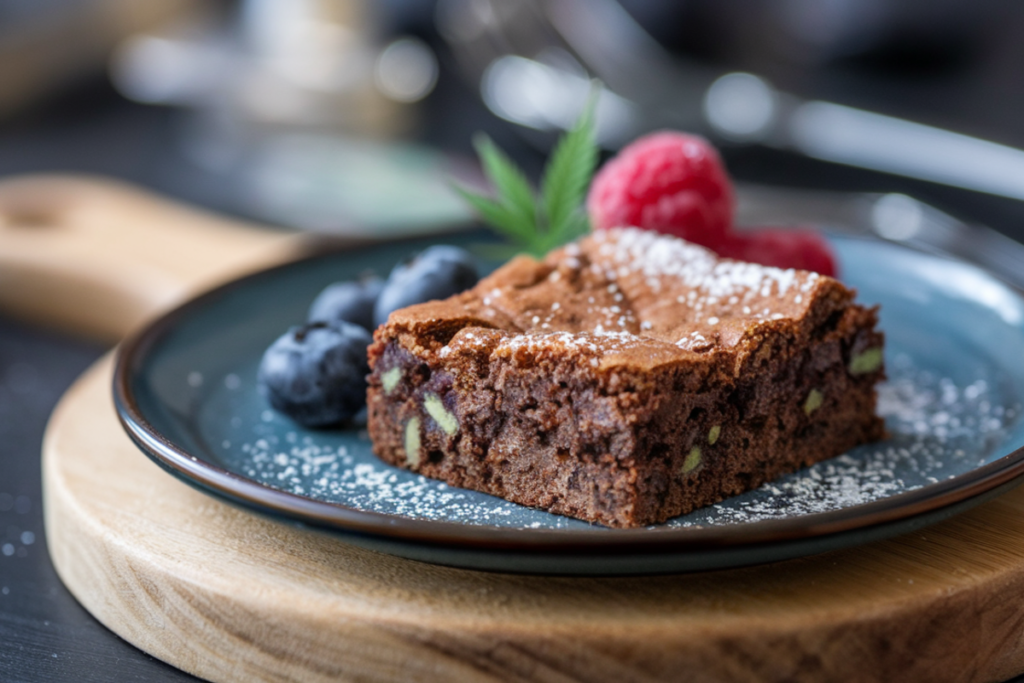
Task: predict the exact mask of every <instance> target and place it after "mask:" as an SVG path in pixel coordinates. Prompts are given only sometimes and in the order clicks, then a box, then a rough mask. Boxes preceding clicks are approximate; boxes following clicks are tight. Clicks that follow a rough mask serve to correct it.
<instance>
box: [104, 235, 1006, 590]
mask: <svg viewBox="0 0 1024 683" xmlns="http://www.w3.org/2000/svg"><path fill="white" fill-rule="evenodd" d="M833 243H834V245H835V248H836V251H837V253H838V255H839V258H840V261H841V268H842V273H843V279H844V280H845V281H846V282H847V283H848V284H851V285H853V286H855V287H856V288H857V289H858V290H859V300H860V301H862V302H865V303H868V304H874V303H879V304H881V306H882V309H881V310H882V314H881V315H882V328H883V329H884V330H885V332H886V335H887V347H886V364H887V368H888V373H889V376H890V377H889V380H888V381H887V382H886V384H885V385H884V386H883V387H882V388H881V391H880V410H881V412H882V413H883V414H884V416H885V418H886V420H887V424H888V429H889V431H890V432H891V434H892V436H891V438H890V439H889V440H888V441H885V442H883V443H878V444H873V445H869V446H864V447H860V448H857V449H854V450H853V451H850V452H849V453H847V454H845V455H842V456H840V457H838V458H834V459H832V460H829V461H827V462H823V463H819V464H818V465H815V466H814V467H811V468H809V469H805V470H802V471H800V472H797V473H795V474H792V475H789V476H786V477H783V478H782V479H780V480H778V481H775V482H773V483H771V484H768V485H765V486H763V487H761V488H760V489H758V490H756V491H752V492H750V493H747V494H744V495H741V496H738V497H735V498H731V499H729V500H727V501H724V502H722V503H720V504H718V505H714V506H712V507H710V508H707V509H704V510H700V511H697V512H694V513H692V514H689V515H686V516H684V517H680V518H677V519H674V520H671V521H670V522H668V523H667V524H664V525H659V526H657V527H650V528H645V529H633V530H611V529H605V528H601V527H595V526H591V525H588V524H586V523H584V522H579V521H576V520H571V519H568V518H565V517H560V516H556V515H552V514H549V513H546V512H541V511H538V510H533V509H528V508H525V507H522V506H519V505H515V504H513V503H508V502H506V501H503V500H500V499H497V498H493V497H491V496H488V495H485V494H481V493H476V492H472V491H465V490H461V489H454V488H450V487H448V486H446V485H444V484H442V483H439V482H436V481H433V480H428V479H425V478H423V477H420V476H417V475H415V474H411V473H409V472H406V471H404V470H400V469H395V468H393V467H389V466H387V465H385V464H383V463H381V462H380V461H379V460H377V459H376V458H375V457H374V455H373V453H372V451H371V446H370V442H369V440H368V439H367V437H366V434H365V432H362V431H359V430H348V431H311V430H306V429H302V428H300V427H297V426H296V425H295V424H293V423H291V422H290V421H289V420H288V419H287V418H284V417H282V416H280V415H278V414H276V413H275V412H273V411H271V410H270V409H268V407H267V406H266V405H265V403H264V401H263V400H262V399H261V398H260V396H259V393H258V392H257V390H256V379H255V378H256V367H257V364H258V362H259V359H260V356H261V355H262V353H263V350H264V349H265V348H266V347H267V345H268V344H270V342H271V341H273V340H274V339H275V338H276V337H278V336H279V335H280V334H281V333H282V332H283V331H284V330H286V329H287V328H288V327H289V326H290V325H293V324H297V323H299V322H301V321H302V319H303V317H304V315H305V311H306V308H307V306H308V304H309V302H310V301H311V300H312V299H313V297H314V296H315V295H316V294H317V292H319V291H320V289H322V288H323V287H324V286H325V285H327V284H329V283H330V282H333V281H337V280H345V279H352V278H356V277H358V276H359V275H361V274H363V273H364V272H366V271H367V270H375V271H376V272H378V273H381V274H386V273H387V272H388V271H389V270H390V269H391V267H392V266H393V265H394V264H395V263H396V262H398V261H399V260H401V259H403V258H405V257H407V256H408V255H410V254H412V253H415V252H416V251H418V250H420V249H422V248H423V247H424V246H426V244H427V243H426V242H402V243H401V244H391V245H384V246H376V247H368V248H360V249H355V250H351V251H346V252H340V253H335V254H330V255H325V256H319V257H316V258H313V259H310V260H306V261H302V262H299V263H295V264H291V265H288V266H284V267H280V268H276V269H273V270H269V271H266V272H263V273H259V274H257V275H254V276H251V277H247V278H244V279H242V280H239V281H237V282H234V283H232V284H230V285H227V286H225V287H222V288H220V289H218V290H215V291H213V292H211V293H209V294H206V295H204V296H201V297H199V298H198V299H195V300H193V301H191V302H189V303H187V304H185V305H184V306H182V307H180V308H179V309H177V310H175V311H173V312H172V313H170V314H168V315H167V316H165V317H164V318H162V319H161V320H159V321H157V322H156V323H155V324H153V325H152V326H150V327H149V328H148V329H147V330H145V331H144V332H143V333H142V334H140V335H139V336H137V337H135V338H134V339H132V340H130V341H128V342H127V343H125V344H124V345H123V347H122V349H121V353H120V356H119V359H118V363H117V370H116V376H115V381H114V394H115V399H116V403H117V408H118V412H119V414H120V417H121V420H122V422H123V423H124V426H125V428H126V429H127V431H128V433H129V434H130V435H131V437H132V438H133V439H134V440H135V442H136V443H137V444H138V445H139V446H140V447H141V449H142V450H143V451H144V452H145V453H146V454H147V455H149V456H150V457H151V458H153V459H154V460H155V461H156V462H157V463H158V464H160V465H161V466H162V467H164V468H165V469H167V470H168V471H169V472H171V473H172V474H174V475H176V476H178V477H180V478H181V479H183V480H184V481H186V482H188V483H190V484H192V485H194V486H196V487H197V488H199V489H200V490H202V491H205V492H207V493H211V494H213V495H216V496H219V497H221V498H225V499H227V500H229V501H231V502H234V503H237V504H241V505H243V506H246V507H248V508H250V509H253V510H255V511H257V512H260V513H265V514H269V515H272V516H275V517H277V518H279V519H281V520H284V521H290V522H295V523H300V524H304V525H309V526H312V527H316V528H319V529H323V530H325V531H327V532H331V533H336V534H338V535H339V536H340V537H341V538H342V539H344V540H345V541H347V542H350V543H356V544H359V545H363V546H367V547H370V548H374V549H377V550H382V551H385V552H390V553H394V554H397V555H402V556H405V557H409V558H414V559H419V560H425V561H429V562H437V563H443V564H450V565H455V566H462V567H472V568H479V569H489V570H499V571H514V572H539V573H556V574H640V573H654V572H672V571H691V570H703V569H711V568H718V567H727V566H737V565H743V564H754V563H760V562H768V561H774V560H780V559H785V558H790V557H795V556H800V555H806V554H812V553H817V552H822V551H826V550H830V549H833V548H838V547H843V546H849V545H852V544H857V543H863V542H866V541H869V540H873V539H877V538H883V537H886V536H891V535H893V534H897V533H901V532H905V531H909V530H911V529H914V528H917V527H920V526H923V525H925V524H930V523H933V522H935V521H938V520H940V519H943V518H945V517H948V516H950V515H952V514H954V513H956V512H958V511H960V510H962V509H964V508H966V507H968V506H970V505H974V504H976V503H978V502H981V501H982V500H984V499H986V498H988V497H991V496H993V495H996V494H998V493H1000V492H1002V491H1004V490H1006V489H1007V488H1009V487H1011V486H1013V485H1015V484H1017V483H1018V479H1019V477H1021V475H1022V474H1024V450H1022V449H1021V447H1022V446H1024V423H1022V421H1021V420H1020V419H1019V415H1020V410H1021V401H1022V397H1024V363H1022V362H1021V358H1024V301H1022V299H1021V297H1020V296H1019V295H1018V294H1017V293H1016V291H1014V290H1012V289H1010V288H1009V287H1007V286H1005V285H1003V284H1002V283H1000V282H999V281H997V280H996V279H994V278H993V277H991V276H989V275H988V274H986V273H985V272H984V271H982V270H980V269H978V268H976V267H974V266H971V265H968V264H965V263H963V262H960V261H956V260H953V259H949V258H944V257H939V256H934V255H928V254H924V253H921V252H917V251H913V250H910V249H908V248H905V247H901V246H897V245H894V244H889V243H884V242H880V241H877V240H868V239H859V238H852V237H839V236H837V237H834V238H833Z"/></svg>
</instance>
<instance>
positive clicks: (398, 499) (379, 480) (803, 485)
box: [182, 333, 1020, 533]
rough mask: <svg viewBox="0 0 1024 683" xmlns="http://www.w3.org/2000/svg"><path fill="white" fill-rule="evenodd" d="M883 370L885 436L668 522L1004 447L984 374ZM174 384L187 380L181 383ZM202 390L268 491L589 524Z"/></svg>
mask: <svg viewBox="0 0 1024 683" xmlns="http://www.w3.org/2000/svg"><path fill="white" fill-rule="evenodd" d="M544 337H545V335H539V336H534V337H527V336H524V337H523V338H520V339H519V341H516V342H513V343H514V344H519V345H524V344H527V345H529V344H541V345H543V344H546V343H575V344H593V345H594V346H595V347H598V346H599V345H600V344H602V343H609V342H611V343H618V342H620V341H623V340H625V339H626V335H624V334H615V335H609V336H608V337H600V336H597V335H592V336H584V335H570V334H567V333H554V334H551V335H546V337H547V339H545V338H544ZM592 359H594V360H596V357H593V356H592ZM887 368H888V372H889V375H890V377H891V379H890V380H889V381H888V382H886V383H885V384H883V385H882V386H881V388H880V401H879V409H880V412H881V413H882V414H883V415H884V416H885V418H886V421H887V425H888V429H889V430H890V432H891V433H892V438H890V439H889V440H887V441H885V442H882V443H879V444H873V445H868V446H862V447H860V448H857V449H854V450H853V451H851V452H849V453H847V454H845V455H842V456H839V457H837V458H833V459H832V460H829V461H826V462H823V463H819V464H817V465H815V466H814V467H811V468H807V469H805V470H802V471H800V472H797V473H795V474H791V475H787V476H785V477H782V478H780V479H778V480H776V481H775V482H772V483H769V484H766V485H765V486H762V487H761V488H760V489H758V490H756V491H751V492H749V493H746V494H743V495H741V496H737V497H735V498H730V499H728V500H726V501H723V502H722V503H719V504H717V505H714V506H711V507H709V508H705V509H703V510H698V511H696V512H693V513H691V514H689V515H686V516H684V517H680V518H677V519H675V520H671V521H669V522H668V526H673V527H676V526H679V527H688V526H712V525H722V524H747V523H756V522H758V521H761V520H767V519H781V518H788V517H797V516H803V515H808V514H814V513H818V512H828V511H831V510H839V509H844V508H848V507H852V506H856V505H861V504H863V503H868V502H871V501H874V500H878V499H881V498H886V497H889V496H893V495H896V494H899V493H902V492H904V491H908V490H912V489H915V488H919V487H922V486H927V485H928V484H931V483H935V482H938V481H941V480H943V479H947V478H949V477H952V476H956V475H958V474H962V473H964V472H967V471H970V470H972V469H974V468H975V467H977V466H978V465H979V464H982V463H984V462H988V461H990V460H991V459H992V456H993V455H1001V454H1002V452H1001V449H1003V448H1005V446H1004V444H1005V442H1006V439H1007V434H1008V431H1009V429H1010V428H1011V427H1012V426H1013V425H1014V424H1015V423H1016V422H1017V420H1018V415H1019V412H1020V408H1019V407H1018V406H1017V405H1016V404H1015V403H1007V401H1006V398H1005V396H1004V395H1003V394H1001V393H1000V389H999V387H997V386H995V383H994V382H993V381H992V380H991V378H984V379H978V378H975V379H972V380H969V381H965V382H957V381H954V380H952V379H950V378H947V377H942V376H939V375H936V374H934V373H933V372H930V371H928V370H927V369H924V368H921V367H918V366H916V365H915V364H914V362H913V361H912V359H911V358H910V357H909V356H906V355H896V356H894V357H893V358H891V359H889V361H888V362H887ZM238 374H239V375H240V376H241V377H246V376H247V375H245V374H242V373H238ZM254 374H255V368H253V376H254ZM211 379H216V378H213V377H211ZM182 382H183V383H184V384H186V386H187V381H186V379H184V378H183V380H182ZM209 387H212V388H213V391H214V392H215V394H214V399H213V400H214V402H216V403H217V404H219V405H222V406H223V413H222V414H224V415H236V416H237V415H253V416H256V418H254V419H253V420H250V421H245V420H240V419H235V418H231V419H223V418H220V417H217V416H216V414H215V415H214V416H213V421H212V422H211V425H210V426H207V427H206V430H207V431H208V432H209V434H208V437H207V438H208V441H209V442H210V443H212V444H219V445H220V449H219V451H218V453H219V457H220V458H221V460H222V461H223V462H224V463H225V464H226V465H227V466H228V468H229V469H230V470H232V471H235V472H239V473H240V474H242V475H244V476H246V477H248V478H251V479H253V480H255V481H257V482H260V483H262V484H264V485H266V486H270V487H273V488H277V489H281V490H284V491H289V492H292V493H295V494H298V495H302V496H307V497H310V498H314V499H317V500H323V501H327V502H332V503H338V504H340V505H344V506H347V507H351V508H355V509H358V510H366V511H374V512H381V513H385V514H393V515H398V516H401V517H407V518H413V519H428V520H448V521H457V522H460V523H465V524H477V525H489V526H501V527H511V528H522V529H536V528H580V529H583V528H589V525H587V524H586V523H584V522H580V521H578V520H573V519H569V518H566V517H561V516H558V515H553V514H549V513H547V512H542V511H539V510H532V509H529V508H525V507H522V506H520V505H516V504H514V503H509V502H507V501H503V500H500V499H498V498H494V497H491V496H488V495H485V494H482V493H477V492H475V491H466V490H461V489H455V488H452V487H449V486H447V485H445V484H444V483H442V482H438V481H435V480H432V479H427V478H424V477H422V476H419V475H416V474H413V473H411V472H408V471H406V470H402V469H398V468H394V467H390V466H388V465H385V464H384V463H382V462H381V461H380V460H378V459H377V458H376V457H375V456H374V455H373V452H372V448H371V444H370V442H369V439H368V438H367V436H366V433H365V432H364V431H360V430H358V429H351V430H343V431H340V432H339V431H318V432H302V431H299V430H297V429H295V427H294V425H293V424H292V423H290V422H289V421H288V420H287V419H286V418H283V417H281V416H280V415H277V414H276V413H274V412H272V411H265V410H263V403H262V399H261V398H260V397H259V396H258V394H257V392H256V391H254V390H252V387H249V386H248V385H246V384H243V386H242V387H241V388H236V389H231V388H228V387H226V383H225V382H223V381H212V382H204V383H203V385H202V386H200V387H194V388H193V389H192V390H193V391H196V392H202V391H204V388H209ZM216 412H217V411H214V413H216ZM214 428H215V429H216V430H217V431H214ZM609 533H613V532H609Z"/></svg>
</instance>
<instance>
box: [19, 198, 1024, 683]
mask: <svg viewBox="0 0 1024 683" xmlns="http://www.w3.org/2000/svg"><path fill="white" fill-rule="evenodd" d="M33 197H35V199H34V200H31V198H33ZM30 200H31V201H30ZM33 201H35V202H36V203H33ZM18 202H21V203H20V204H19V203H18ZM16 207H20V208H16ZM43 208H45V209H46V211H43V210H42V209H43ZM0 215H4V216H7V218H6V222H5V223H3V224H0V225H2V226H3V227H0V273H2V274H3V278H4V282H3V283H2V286H0V292H3V294H2V295H0V304H2V305H4V306H6V307H8V309H9V310H19V311H22V312H31V313H33V314H35V315H36V317H38V315H39V314H40V313H41V314H43V315H44V316H45V317H46V319H47V320H49V321H50V322H61V323H64V324H67V325H71V326H73V327H75V328H77V329H80V330H84V331H88V332H91V333H94V334H106V335H108V336H113V335H117V334H123V333H124V332H126V331H127V330H128V329H129V328H130V327H132V326H133V325H136V324H138V323H139V322H140V321H141V320H142V319H144V318H145V317H146V316H147V315H151V314H153V313H154V312H155V311H157V310H159V309H160V308H161V307H163V306H166V305H168V304H169V303H170V302H172V301H175V300H178V299H180V298H181V297H184V296H187V295H188V294H189V293H191V292H194V291H196V289H198V288H201V287H203V286H206V285H209V284H210V283H212V282H214V281H216V280H217V279H220V278H223V277H225V276H231V275H235V274H238V273H240V272H243V271H244V270H246V269H247V268H253V267H258V266H262V265H266V264H269V263H273V262H276V261H280V260H282V259H285V258H289V257H291V256H293V255H295V254H297V253H299V252H300V251H302V249H303V245H302V242H301V240H300V239H299V238H297V237H294V236H287V235H281V234H276V233H268V232H261V231H258V230H256V229H255V228H249V227H243V226H238V225H235V224H230V223H228V222H226V221H223V220H221V219H216V218H212V217H210V216H207V215H203V214H199V213H197V212H193V211H190V210H186V209H183V208H181V207H176V206H174V205H171V204H169V203H166V202H164V201H161V200H157V199H155V198H152V197H149V196H146V195H143V194H140V193H138V192H137V191H134V190H131V189H129V188H125V187H123V186H117V185H111V184H109V183H98V182H96V181H89V180H84V179H67V178H65V179H52V178H36V179H27V180H20V181H14V182H12V181H8V182H6V183H0ZM186 264H187V266H186ZM19 269H20V270H19ZM12 284H14V285H16V286H19V287H21V290H20V293H19V295H18V297H12V296H11V295H10V292H9V291H7V290H8V288H9V287H10V286H12ZM26 292H28V295H27V294H26ZM58 294H59V295H60V296H61V297H69V299H66V300H62V301H60V302H55V301H53V300H51V299H50V298H49V297H52V296H54V295H58ZM43 295H45V298H43V299H40V298H38V297H39V296H43ZM26 296H29V299H28V300H27V301H26V300H24V299H23V297H26ZM14 299H18V300H17V301H15V300H14ZM110 378H111V358H110V357H109V356H108V357H106V358H104V359H103V360H101V361H100V362H98V363H97V364H96V365H95V366H94V367H93V368H92V369H91V370H89V371H88V372H87V373H86V374H85V375H84V376H83V377H82V378H81V379H80V380H79V381H78V382H77V383H76V384H75V385H74V387H72V389H71V390H70V391H69V392H68V394H67V395H66V396H65V397H64V399H63V400H62V401H61V403H60V405H59V406H58V408H57V410H56V411H55V413H54V415H53V417H52V419H51V422H50V425H49V428H48V431H47V437H46V441H45V444H44V448H43V451H44V452H43V467H44V482H45V505H46V522H47V537H48V542H49V547H50V552H51V554H52V557H53V561H54V564H55V565H56V567H57V570H58V572H59V573H60V575H61V577H62V578H63V580H64V581H65V583H66V584H67V585H68V587H69V588H70V589H71V591H72V592H73V593H74V594H75V596H76V597H77V598H78V599H79V600H80V601H81V603H82V604H83V605H84V606H85V607H86V608H87V609H88V610H89V611H90V612H92V613H93V614H94V615H95V616H96V617H97V618H98V619H99V620H100V621H101V622H103V623H104V624H106V625H107V626H108V627H110V628H111V629H112V630H113V631H115V632H116V633H118V634H119V635H121V636H123V637H124V638H126V639H127V640H128V641H130V642H132V643H134V644H135V645H137V646H138V647H140V648H142V649H143V650H145V651H147V652H149V653H151V654H153V655H154V656H156V657H159V658H160V659H163V660H165V661H167V662H169V663H171V664H173V665H175V666H177V667H180V668H182V669H184V670H186V671H189V672H192V673H194V674H197V675H199V676H201V677H205V678H208V679H210V680H213V681H328V680H331V681H334V680H342V681H524V682H525V681H552V682H554V681H593V682H601V681H609V682H614V683H625V682H628V681H670V680H676V681H691V680H692V681H726V680H730V681H731V680H739V681H823V680H846V681H897V680H898V681H929V682H932V681H944V680H951V681H952V680H956V681H992V680H1003V679H1007V678H1009V677H1011V676H1013V675H1015V674H1018V673H1020V672H1022V671H1024V489H1017V490H1015V491H1012V492H1010V493H1008V494H1006V495H1004V496H1002V497H1001V498H998V499H996V500H994V501H992V502H989V503H987V504H985V505H983V506H981V507H978V508H975V509H974V510H972V511H970V512H967V513H964V514H962V515H959V516H957V517H955V518H953V519H951V520H948V521H946V522H944V523H941V524H938V525H935V526H933V527H929V528H927V529H926V530H924V531H922V532H916V533H913V534H909V535H906V536H902V537H898V538H895V539H891V540H887V541H883V542H878V543H873V544H870V545H866V546H861V547H858V548H852V549H848V550H842V551H835V552H831V553H828V554H824V555H819V556H815V557H809V558H804V559H799V560H791V561H787V562H781V563H776V564H771V565H765V566H759V567H752V568H746V569H735V570H729V571H717V572H709V573H702V574H687V575H675V576H660V577H647V578H565V577H562V578H549V577H537V576H517V575H507V574H497V573H484V572H474V571H468V570H460V569H452V568H447V567H440V566H433V565H428V564H423V563H419V562H415V561H411V560H404V559H400V558H397V557H392V556H388V555H382V554H379V553H375V552H373V551H369V550H363V549H360V548H356V547H353V546H350V545H347V544H345V543H343V542H340V541H338V540H336V539H335V538H332V537H328V536H326V535H321V534H318V533H315V532H311V531H308V530H303V529H299V528H295V527H292V526H288V525H285V524H281V523H278V522H273V521H269V520H266V519H263V518H261V517H257V516H254V515H252V514H249V513H247V512H244V511H241V510H239V509H236V508H234V507H231V506H229V505H225V504H223V503H221V502H219V501H217V500H214V499H213V498H210V497H208V496H206V495H203V494H201V493H198V492H196V491H194V490H193V489H191V488H189V487H188V486H186V485H184V484H182V483H180V482H178V481H177V480H175V479H174V478H172V477H171V476H170V475H168V474H166V473H164V472H163V471H162V470H160V469H159V468H158V467H157V466H156V465H154V464H152V463H151V462H150V461H149V460H148V459H147V458H146V457H145V456H144V455H142V454H141V453H140V452H139V451H138V449H136V448H135V446H134V445H133V444H132V443H131V442H130V441H129V440H128V438H127V437H126V436H125V434H124V433H123V432H122V430H121V428H120V426H119V424H118V422H117V419H116V416H115V413H114V409H113V406H112V404H111V398H110Z"/></svg>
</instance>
